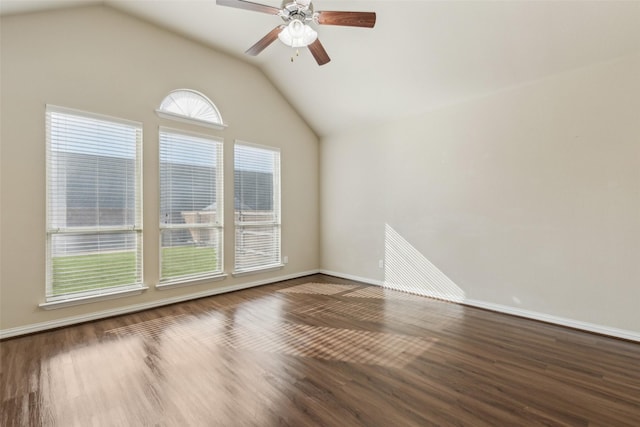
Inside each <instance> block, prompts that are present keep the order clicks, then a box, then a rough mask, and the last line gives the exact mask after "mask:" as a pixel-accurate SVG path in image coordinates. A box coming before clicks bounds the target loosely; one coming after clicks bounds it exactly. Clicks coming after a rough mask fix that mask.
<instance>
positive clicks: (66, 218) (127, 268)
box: [46, 106, 142, 302]
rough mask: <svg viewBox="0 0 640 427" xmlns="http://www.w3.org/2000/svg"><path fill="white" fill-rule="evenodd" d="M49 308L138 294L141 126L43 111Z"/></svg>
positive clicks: (68, 112) (58, 110)
mask: <svg viewBox="0 0 640 427" xmlns="http://www.w3.org/2000/svg"><path fill="white" fill-rule="evenodd" d="M46 123H47V132H46V133H47V289H46V296H47V302H55V301H62V300H69V299H80V298H87V297H92V296H96V295H101V294H112V293H115V292H121V291H126V290H133V289H138V290H139V289H141V288H142V207H141V199H142V197H141V196H142V194H141V192H142V190H141V171H142V164H141V159H142V155H141V150H142V126H141V125H140V124H139V123H133V122H128V121H125V120H119V119H113V118H108V117H104V116H99V115H96V114H90V113H84V112H78V111H74V110H68V109H64V108H60V107H53V106H47V110H46Z"/></svg>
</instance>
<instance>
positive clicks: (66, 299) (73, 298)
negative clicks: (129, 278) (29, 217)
mask: <svg viewBox="0 0 640 427" xmlns="http://www.w3.org/2000/svg"><path fill="white" fill-rule="evenodd" d="M55 114H59V115H66V116H75V117H78V118H80V119H86V120H89V121H90V120H94V121H101V122H105V123H108V124H109V126H114V127H116V126H119V125H121V126H123V127H128V128H131V129H132V130H133V131H134V132H135V142H134V143H135V157H134V159H133V164H134V177H135V181H134V188H133V193H134V194H133V198H134V203H135V205H134V208H133V211H134V221H133V222H134V223H133V224H132V225H111V226H101V225H99V224H98V225H92V226H85V225H82V226H69V225H66V224H65V227H63V228H62V227H59V226H54V225H55V224H54V223H55V216H56V214H59V212H58V211H57V209H58V208H54V207H53V203H52V197H54V196H55V195H60V194H54V190H55V185H56V184H55V183H54V178H53V173H54V172H53V169H54V163H55V159H54V154H53V152H54V151H55V150H54V149H53V147H52V144H53V133H54V132H56V129H55V127H54V125H53V124H52V115H55ZM96 129H97V127H96ZM131 129H130V130H131ZM45 139H46V144H45V145H46V158H45V159H46V160H45V162H46V173H45V180H46V195H45V197H46V201H45V204H46V206H45V232H46V285H45V302H44V303H42V304H40V305H39V306H40V307H42V308H45V309H52V308H60V307H66V306H72V305H77V304H83V303H87V302H94V301H98V300H103V299H111V298H116V297H122V296H130V295H137V294H140V293H142V292H143V291H144V290H146V289H148V288H147V287H146V286H145V285H144V269H143V249H144V248H143V234H142V233H143V193H142V191H143V188H142V174H143V171H142V166H143V164H142V147H143V125H142V123H140V122H135V121H131V120H126V119H122V118H117V117H112V116H108V115H104V114H99V113H94V112H88V111H82V110H77V109H73V108H67V107H60V106H56V105H50V104H47V105H45ZM85 147H88V146H83V148H85ZM92 149H93V148H92ZM100 153H103V152H101V151H100V152H98V154H100ZM58 167H60V166H59V164H58ZM62 167H64V166H62ZM65 185H66V184H65ZM69 194H72V193H69V192H66V191H64V197H65V201H64V204H65V206H66V204H67V203H68V202H67V199H66V198H67V197H68V195H69ZM65 209H66V208H65ZM65 221H66V219H65ZM131 232H133V233H135V234H134V240H135V248H134V251H135V282H134V283H130V284H125V285H120V286H105V287H99V288H96V289H91V290H84V291H71V292H66V293H62V294H58V295H55V294H54V261H53V258H54V256H53V239H54V236H56V235H67V236H71V235H77V236H83V235H84V236H103V235H106V234H110V233H131ZM96 241H99V238H97V239H96ZM98 253H104V252H102V251H100V252H98Z"/></svg>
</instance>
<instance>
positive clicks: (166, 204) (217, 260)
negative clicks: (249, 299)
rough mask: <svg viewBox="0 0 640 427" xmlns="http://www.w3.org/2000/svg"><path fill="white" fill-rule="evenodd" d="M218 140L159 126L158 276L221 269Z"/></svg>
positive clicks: (177, 278)
mask: <svg viewBox="0 0 640 427" xmlns="http://www.w3.org/2000/svg"><path fill="white" fill-rule="evenodd" d="M222 176H223V168H222V141H221V140H217V139H213V138H210V137H206V136H199V135H194V134H188V133H183V132H178V131H173V130H169V129H165V128H161V129H160V245H161V248H160V266H161V272H160V282H161V284H163V283H164V284H168V283H172V282H173V283H175V282H185V281H189V280H197V279H200V278H208V277H212V276H215V275H218V274H220V273H221V271H222V265H223V263H222V234H223V233H222V224H223V222H222V218H223V206H222V200H223V192H222V191H223V190H222V188H223V187H222Z"/></svg>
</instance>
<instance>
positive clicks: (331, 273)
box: [320, 270, 384, 286]
mask: <svg viewBox="0 0 640 427" xmlns="http://www.w3.org/2000/svg"><path fill="white" fill-rule="evenodd" d="M320 274H326V275H327V276H335V277H340V278H342V279H348V280H354V281H356V282H362V283H366V284H368V285H376V286H383V285H384V282H383V281H382V280H373V279H369V278H367V277H360V276H354V275H353V274H345V273H338V272H336V271H331V270H320Z"/></svg>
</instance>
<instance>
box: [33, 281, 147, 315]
mask: <svg viewBox="0 0 640 427" xmlns="http://www.w3.org/2000/svg"><path fill="white" fill-rule="evenodd" d="M147 289H149V287H148V286H135V287H132V288H126V289H120V290H115V291H111V292H105V293H102V294H93V295H85V296H81V297H75V298H66V299H58V300H54V301H47V302H43V303H42V304H39V305H38V307H40V308H43V309H45V310H55V309H58V308H65V307H72V306H74V305H81V304H90V303H92V302H98V301H106V300H110V299H116V298H124V297H131V296H134V295H140V294H141V293H143V292H144V291H146V290H147Z"/></svg>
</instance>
